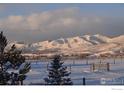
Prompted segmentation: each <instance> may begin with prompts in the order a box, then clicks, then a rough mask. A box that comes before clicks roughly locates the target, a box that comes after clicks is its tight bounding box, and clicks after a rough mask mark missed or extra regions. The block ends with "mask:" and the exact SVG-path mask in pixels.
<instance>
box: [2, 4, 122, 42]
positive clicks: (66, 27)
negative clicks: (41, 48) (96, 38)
mask: <svg viewBox="0 0 124 93" xmlns="http://www.w3.org/2000/svg"><path fill="white" fill-rule="evenodd" d="M0 30H1V31H3V32H4V34H5V35H6V36H7V39H8V41H24V42H30V43H32V42H38V41H44V40H53V39H58V38H67V37H73V36H82V35H87V34H88V35H93V34H102V35H106V36H118V35H122V34H124V4H83V3H82V4H81V3H80V4H79V3H77V4H65V3H63V4H62V3H61V4H59V3H56V4H52V3H51V4H40V3H39V4H38V3H36V4H18V3H16V4H9V3H8V4H0Z"/></svg>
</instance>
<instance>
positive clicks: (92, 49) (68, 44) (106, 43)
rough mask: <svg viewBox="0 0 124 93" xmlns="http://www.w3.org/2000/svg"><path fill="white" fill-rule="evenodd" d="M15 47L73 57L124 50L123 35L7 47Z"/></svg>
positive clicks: (97, 36)
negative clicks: (75, 55)
mask: <svg viewBox="0 0 124 93" xmlns="http://www.w3.org/2000/svg"><path fill="white" fill-rule="evenodd" d="M13 44H15V45H16V47H17V48H19V49H23V50H24V51H26V52H27V51H28V52H29V51H30V53H31V52H38V53H41V54H50V53H52V54H55V53H62V54H64V55H72V54H73V55H74V54H83V53H89V54H91V55H100V54H106V53H109V54H114V53H116V52H117V51H123V50H124V35H121V36H118V37H113V38H110V37H107V36H103V35H100V34H96V35H84V36H76V37H71V38H60V39H57V40H51V41H50V40H46V41H42V42H37V43H32V44H25V43H23V42H12V43H10V44H9V45H8V47H10V46H12V45H13Z"/></svg>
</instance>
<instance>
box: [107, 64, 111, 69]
mask: <svg viewBox="0 0 124 93" xmlns="http://www.w3.org/2000/svg"><path fill="white" fill-rule="evenodd" d="M107 71H110V64H109V63H107Z"/></svg>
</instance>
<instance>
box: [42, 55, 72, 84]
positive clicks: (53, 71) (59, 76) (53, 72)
mask: <svg viewBox="0 0 124 93" xmlns="http://www.w3.org/2000/svg"><path fill="white" fill-rule="evenodd" d="M63 63H64V62H62V61H61V56H60V55H56V56H54V59H53V61H52V62H51V65H50V66H49V68H48V71H49V74H48V77H47V78H45V79H44V80H45V82H46V84H48V85H72V81H71V79H70V78H69V75H70V73H69V72H68V71H67V67H66V66H63Z"/></svg>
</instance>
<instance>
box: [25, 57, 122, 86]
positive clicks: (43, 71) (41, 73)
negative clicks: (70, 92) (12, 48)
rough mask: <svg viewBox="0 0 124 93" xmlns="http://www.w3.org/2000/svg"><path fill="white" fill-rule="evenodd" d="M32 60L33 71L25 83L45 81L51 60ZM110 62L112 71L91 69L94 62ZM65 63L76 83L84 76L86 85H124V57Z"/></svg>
mask: <svg viewBox="0 0 124 93" xmlns="http://www.w3.org/2000/svg"><path fill="white" fill-rule="evenodd" d="M28 62H31V67H32V69H31V71H30V72H29V73H28V74H27V78H26V80H25V81H24V84H26V85H27V84H36V83H44V80H43V79H44V78H45V77H47V75H48V72H47V66H48V64H49V63H50V61H43V60H38V61H33V60H28ZM99 62H103V63H105V62H106V63H110V71H95V72H93V71H91V69H90V67H91V64H92V63H99ZM64 65H66V66H67V67H68V71H71V75H70V77H71V79H72V81H73V84H74V85H82V84H83V77H85V78H86V85H103V84H104V85H123V84H124V59H119V58H118V59H115V63H114V59H102V60H100V59H89V60H88V64H87V60H83V59H76V60H64Z"/></svg>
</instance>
